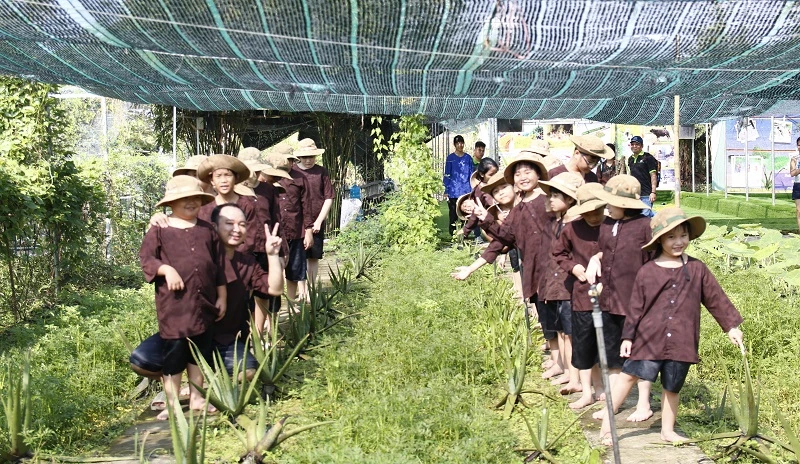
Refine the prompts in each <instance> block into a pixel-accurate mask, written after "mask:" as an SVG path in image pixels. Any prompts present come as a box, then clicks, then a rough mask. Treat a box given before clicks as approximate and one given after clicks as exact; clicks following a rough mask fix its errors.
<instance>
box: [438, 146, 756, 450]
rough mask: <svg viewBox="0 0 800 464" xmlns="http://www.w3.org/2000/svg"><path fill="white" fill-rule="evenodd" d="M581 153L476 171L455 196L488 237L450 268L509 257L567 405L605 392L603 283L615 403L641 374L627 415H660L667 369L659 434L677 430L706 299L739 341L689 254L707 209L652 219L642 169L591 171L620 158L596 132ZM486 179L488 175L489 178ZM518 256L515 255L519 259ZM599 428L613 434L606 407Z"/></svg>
mask: <svg viewBox="0 0 800 464" xmlns="http://www.w3.org/2000/svg"><path fill="white" fill-rule="evenodd" d="M570 140H571V142H572V143H573V144H574V145H575V149H574V152H573V155H572V157H571V158H570V159H569V160H568V161H567V162H566V163H564V164H562V163H561V162H560V161H558V160H556V159H555V158H554V157H553V156H550V154H549V150H548V148H547V146H546V144H541V145H535V146H534V147H532V148H530V149H527V150H524V151H522V152H521V153H520V154H519V155H518V156H517V157H515V158H514V159H513V160H511V161H510V162H509V163H508V164H507V166H506V167H505V169H504V170H503V171H502V172H497V173H496V174H493V172H494V171H497V168H496V166H495V168H494V171H492V170H491V169H487V170H485V171H483V172H481V170H480V169H479V170H478V173H477V174H476V181H477V182H476V184H475V188H474V189H473V191H472V192H470V193H468V194H466V195H464V196H462V197H461V198H459V200H458V201H457V203H458V208H459V210H460V211H461V213H462V214H463V216H464V217H465V218H466V220H467V225H466V226H465V230H464V232H468V230H469V228H471V227H475V226H479V227H480V228H481V229H482V230H483V232H484V233H485V234H486V235H487V236H488V238H489V240H490V243H489V245H488V247H486V249H485V250H484V251H483V254H482V255H481V256H480V258H478V259H477V260H475V262H473V263H472V264H471V265H470V266H468V267H462V268H457V269H456V271H455V272H454V273H453V277H454V278H456V279H459V280H464V279H466V278H468V276H469V275H470V274H471V273H472V272H474V271H475V270H476V269H478V268H480V267H481V266H483V265H485V264H487V263H492V262H494V261H495V260H496V259H497V257H498V256H499V255H502V254H504V253H507V254H509V255H510V259H511V265H512V270H513V271H515V272H514V274H515V275H516V276H517V277H516V279H515V281H516V284H517V285H518V286H519V292H520V293H521V296H522V297H523V301H524V303H525V304H526V305H528V304H530V305H533V306H535V308H536V312H537V314H538V320H539V323H540V324H541V329H542V332H543V334H544V338H545V340H546V341H547V343H546V348H549V351H550V359H549V360H547V361H546V362H545V363H543V368H544V369H545V371H544V373H543V374H542V375H543V377H544V378H552V379H553V380H552V383H553V384H554V385H562V387H561V393H562V394H569V393H573V392H580V393H581V395H580V397H579V398H578V399H577V400H576V401H574V402H572V403H570V407H571V408H573V409H582V408H585V407H588V406H590V405H592V404H594V403H595V402H596V401H599V400H601V399H602V398H603V395H602V392H603V391H604V387H603V385H602V381H601V376H600V371H599V369H598V363H599V353H598V344H597V339H596V331H595V328H594V325H593V320H592V315H591V312H592V310H593V306H592V303H591V301H590V298H589V295H588V291H589V288H590V286H591V285H592V284H595V283H602V292H601V294H600V298H599V304H600V307H601V309H602V320H603V338H604V344H605V348H606V357H607V359H608V368H609V373H610V375H609V378H610V386H611V392H612V399H613V405H614V409H615V411H616V409H617V408H618V407H619V405H620V404H621V403H622V401H623V400H624V399H625V398H626V397H627V395H628V393H629V392H630V390H631V388H632V386H633V384H635V383H637V382H638V387H639V388H638V390H639V399H638V403H637V407H636V410H635V411H634V412H633V413H632V414H631V415H630V416H629V417H628V420H630V421H644V420H647V419H648V418H650V417H651V416H652V414H653V412H652V410H651V408H650V384H651V382H653V381H655V380H656V378H657V377H658V376H659V375H660V376H661V384H662V388H663V396H662V431H661V437H662V438H663V439H664V440H666V441H670V442H672V441H677V440H680V439H682V437H681V436H680V435H678V434H677V433H676V432H675V430H674V425H675V417H676V411H677V406H678V393H679V391H680V389H681V387H682V386H683V383H684V381H685V379H686V375H687V373H688V369H689V366H690V365H691V364H694V363H697V362H699V359H698V353H697V352H698V339H699V335H700V305H701V303H702V304H703V305H705V306H706V308H707V309H708V310H709V312H710V313H711V314H712V315H713V316H714V318H715V319H716V320H717V322H718V323H719V325H720V326H721V327H722V329H723V330H724V331H725V332H726V333H727V334H728V337H729V338H730V340H731V341H732V342H733V343H735V344H737V345H741V344H742V336H743V335H742V332H741V330H740V329H739V328H738V327H739V325H740V324H741V323H742V317H741V316H740V315H739V312H738V311H737V310H736V308H735V307H734V306H733V304H732V303H731V302H730V300H729V299H728V298H727V296H726V295H725V293H724V292H723V290H722V288H721V287H720V285H719V284H718V283H717V281H716V279H715V278H714V276H713V275H712V274H711V272H710V271H709V270H708V268H707V267H706V266H705V265H704V264H703V263H702V262H701V261H699V260H697V259H694V258H691V257H689V256H687V255H686V253H685V250H686V248H687V246H688V245H689V241H690V240H692V239H694V238H696V237H698V236H700V235H701V234H702V233H703V231H704V230H705V221H704V220H703V218H701V217H687V216H686V215H685V214H684V212H683V211H682V210H681V209H680V208H675V207H667V208H664V209H662V210H661V211H659V212H658V213H657V214H656V215H655V217H654V218H653V219H652V220H651V219H650V218H648V217H647V216H646V215H644V214H643V213H645V212H646V211H647V210H648V209H649V207H648V206H647V205H646V204H645V203H643V202H642V201H641V199H640V191H641V187H640V184H639V182H638V181H637V180H636V178H634V177H632V176H629V175H624V174H621V175H616V176H614V177H611V178H609V179H607V182H605V185H602V184H600V183H598V179H597V176H596V174H595V173H594V172H593V169H594V168H595V166H597V164H598V163H599V162H601V161H603V160H608V159H612V158H613V157H614V153H613V150H611V148H609V147H608V146H606V145H605V144H604V143H603V142H602V141H601V139H599V138H598V137H595V136H591V135H587V136H571V137H570ZM487 176H488V177H487ZM512 253H513V254H516V255H517V256H516V257H515V256H511V255H512ZM595 418H596V419H601V420H603V426H602V428H601V435H602V437H603V440H604V441H605V442H609V440H610V438H609V437H608V430H609V415H608V414H607V412H606V411H605V410H602V411H599V412H597V413H595Z"/></svg>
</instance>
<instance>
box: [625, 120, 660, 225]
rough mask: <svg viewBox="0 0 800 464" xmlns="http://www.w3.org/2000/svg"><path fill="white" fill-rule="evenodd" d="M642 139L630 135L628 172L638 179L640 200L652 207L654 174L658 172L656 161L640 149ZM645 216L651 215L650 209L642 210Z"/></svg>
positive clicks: (654, 188) (654, 189)
mask: <svg viewBox="0 0 800 464" xmlns="http://www.w3.org/2000/svg"><path fill="white" fill-rule="evenodd" d="M642 147H644V140H643V139H642V138H641V137H639V136H638V135H635V136H633V137H631V152H633V153H632V154H631V156H630V157H629V158H628V172H629V173H630V175H632V176H633V177H635V178H636V180H638V181H639V184H640V185H641V186H642V193H641V195H642V198H641V200H642V202H644V203H645V204H646V205H647V206H649V207H651V208H652V207H653V203H655V201H656V174H657V173H658V162H657V161H656V159H655V158H654V157H653V155H651V154H650V153H647V152H646V151H645V152H643V151H642ZM642 214H644V215H645V216H649V217H653V215H654V214H655V213H653V210H652V209H646V210H644V212H642Z"/></svg>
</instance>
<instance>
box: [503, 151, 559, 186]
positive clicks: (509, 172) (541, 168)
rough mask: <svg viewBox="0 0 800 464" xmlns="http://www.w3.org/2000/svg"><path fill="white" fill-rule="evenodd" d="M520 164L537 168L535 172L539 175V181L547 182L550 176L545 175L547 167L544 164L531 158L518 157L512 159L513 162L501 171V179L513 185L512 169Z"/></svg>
mask: <svg viewBox="0 0 800 464" xmlns="http://www.w3.org/2000/svg"><path fill="white" fill-rule="evenodd" d="M522 162H525V163H531V164H533V165H534V166H536V167H537V168H538V169H537V170H538V173H539V181H543V180H548V179H549V178H550V176H549V175H548V173H547V166H545V165H544V163H542V162H541V161H539V160H537V159H536V158H534V157H532V156H525V155H520V156H519V157H517V158H514V160H513V161H511V162H510V163H508V166H506V168H505V169H504V170H503V177H504V178H505V179H506V182H508V183H509V184H511V185H514V168H515V167H516V165H517V164H519V163H522Z"/></svg>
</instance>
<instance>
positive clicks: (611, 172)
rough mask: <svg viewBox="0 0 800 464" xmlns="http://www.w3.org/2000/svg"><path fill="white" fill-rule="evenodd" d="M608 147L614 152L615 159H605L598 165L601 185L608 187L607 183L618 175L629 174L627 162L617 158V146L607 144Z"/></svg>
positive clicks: (598, 177) (598, 176)
mask: <svg viewBox="0 0 800 464" xmlns="http://www.w3.org/2000/svg"><path fill="white" fill-rule="evenodd" d="M606 146H607V147H608V148H610V149H611V151H613V152H614V157H613V158H608V159H605V160H603V162H602V163H600V164H598V165H597V179H598V180H599V182H600V184H601V185H606V182H608V180H609V179H611V178H612V177H614V176H616V175H617V174H627V171H626V169H625V160H620V159H617V157H616V153H617V147H616V145H614V144H613V143H607V144H606Z"/></svg>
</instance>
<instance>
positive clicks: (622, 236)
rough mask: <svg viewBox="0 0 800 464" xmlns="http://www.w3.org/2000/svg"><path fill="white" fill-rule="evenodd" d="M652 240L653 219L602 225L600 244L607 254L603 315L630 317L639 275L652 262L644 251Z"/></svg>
mask: <svg viewBox="0 0 800 464" xmlns="http://www.w3.org/2000/svg"><path fill="white" fill-rule="evenodd" d="M615 224H617V226H616V228H617V232H616V235H615V234H614V226H615ZM651 237H652V231H651V230H650V219H649V218H648V217H646V216H637V217H635V218H631V219H625V220H620V221H615V220H613V219H611V218H606V219H605V221H604V222H603V224H602V225H600V237H599V239H598V242H599V245H600V251H602V252H603V259H602V261H601V270H602V272H601V276H600V281H601V282H602V283H603V293H601V294H600V307H601V308H602V309H603V311H608V312H610V313H611V314H615V315H620V316H627V315H628V310H629V303H630V297H631V291H632V290H633V283H634V281H635V280H636V273H637V272H639V269H640V268H641V267H642V265H643V264H644V263H646V262H647V261H649V259H650V254H649V253H648V252H646V251H643V250H642V246H644V245H645V244H647V242H649V241H650V238H651Z"/></svg>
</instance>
